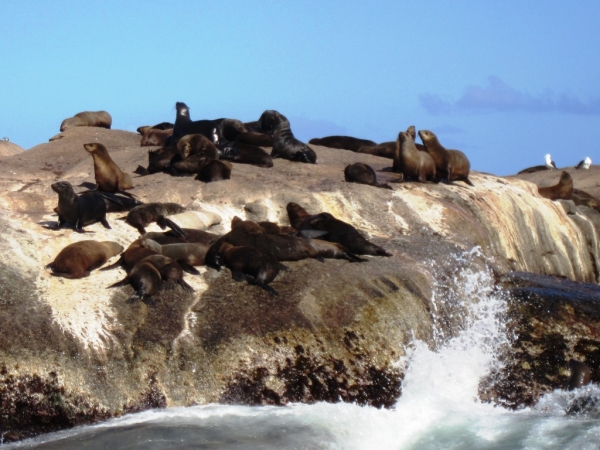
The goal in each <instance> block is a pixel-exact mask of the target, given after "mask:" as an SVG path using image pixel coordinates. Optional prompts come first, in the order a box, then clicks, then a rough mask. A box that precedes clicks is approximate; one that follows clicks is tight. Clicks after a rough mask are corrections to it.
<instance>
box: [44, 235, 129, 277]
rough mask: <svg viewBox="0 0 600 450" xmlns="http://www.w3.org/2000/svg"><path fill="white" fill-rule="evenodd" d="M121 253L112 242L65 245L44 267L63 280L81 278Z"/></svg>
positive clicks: (84, 242) (120, 248)
mask: <svg viewBox="0 0 600 450" xmlns="http://www.w3.org/2000/svg"><path fill="white" fill-rule="evenodd" d="M122 251H123V246H122V245H120V244H119V243H117V242H112V241H102V242H99V241H92V240H90V241H79V242H75V243H73V244H69V245H67V246H66V247H65V248H63V249H62V250H61V251H60V252H59V254H58V255H57V256H56V258H54V261H53V262H51V263H50V264H48V265H47V266H46V268H49V269H52V272H53V273H52V275H55V276H61V277H65V278H83V277H87V276H89V275H90V272H91V271H92V270H94V269H97V268H98V267H100V266H102V265H103V264H104V263H105V262H106V261H108V260H109V259H110V258H112V257H113V256H116V255H118V254H119V253H121V252H122Z"/></svg>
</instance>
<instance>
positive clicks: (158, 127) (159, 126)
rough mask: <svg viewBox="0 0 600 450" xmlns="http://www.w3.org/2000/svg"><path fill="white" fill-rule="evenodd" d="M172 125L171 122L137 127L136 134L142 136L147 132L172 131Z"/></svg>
mask: <svg viewBox="0 0 600 450" xmlns="http://www.w3.org/2000/svg"><path fill="white" fill-rule="evenodd" d="M172 129H173V124H172V123H171V122H161V123H157V124H156V125H152V126H150V125H148V126H143V127H138V129H137V132H138V133H140V134H141V135H144V133H146V132H147V131H148V130H172Z"/></svg>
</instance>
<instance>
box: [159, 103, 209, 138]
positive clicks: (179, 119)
mask: <svg viewBox="0 0 600 450" xmlns="http://www.w3.org/2000/svg"><path fill="white" fill-rule="evenodd" d="M175 109H176V110H177V116H176V118H175V124H174V126H173V136H172V139H171V141H170V145H171V146H172V147H176V146H177V143H178V142H179V139H181V138H182V137H183V136H185V135H186V134H202V135H204V136H206V137H207V138H208V139H210V140H211V141H212V142H213V143H214V144H217V143H218V135H217V127H218V124H217V123H216V122H215V121H214V120H197V121H195V122H192V119H191V118H190V108H189V107H188V106H187V105H186V104H185V103H183V102H177V103H175Z"/></svg>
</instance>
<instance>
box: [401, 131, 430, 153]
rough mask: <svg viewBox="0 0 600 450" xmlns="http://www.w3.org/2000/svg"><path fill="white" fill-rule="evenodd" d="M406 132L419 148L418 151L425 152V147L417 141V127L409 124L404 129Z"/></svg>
mask: <svg viewBox="0 0 600 450" xmlns="http://www.w3.org/2000/svg"><path fill="white" fill-rule="evenodd" d="M406 132H407V133H408V134H410V136H411V137H412V139H413V141H414V143H415V147H417V150H419V151H420V152H426V151H427V149H426V148H425V146H424V145H423V144H419V143H418V142H417V129H416V128H415V126H414V125H411V126H409V127H408V128H407V129H406Z"/></svg>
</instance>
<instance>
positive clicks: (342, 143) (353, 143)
mask: <svg viewBox="0 0 600 450" xmlns="http://www.w3.org/2000/svg"><path fill="white" fill-rule="evenodd" d="M308 143H309V144H312V145H320V146H322V147H328V148H339V149H341V150H350V151H351V152H357V151H358V150H359V149H360V148H361V147H375V146H376V145H377V143H376V142H373V141H370V140H368V139H359V138H355V137H352V136H326V137H323V138H312V139H311V140H310V141H308Z"/></svg>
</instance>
